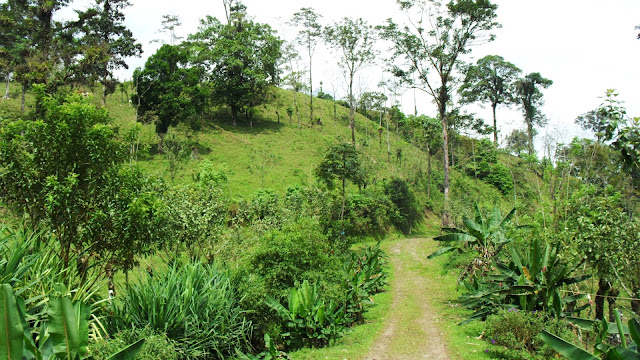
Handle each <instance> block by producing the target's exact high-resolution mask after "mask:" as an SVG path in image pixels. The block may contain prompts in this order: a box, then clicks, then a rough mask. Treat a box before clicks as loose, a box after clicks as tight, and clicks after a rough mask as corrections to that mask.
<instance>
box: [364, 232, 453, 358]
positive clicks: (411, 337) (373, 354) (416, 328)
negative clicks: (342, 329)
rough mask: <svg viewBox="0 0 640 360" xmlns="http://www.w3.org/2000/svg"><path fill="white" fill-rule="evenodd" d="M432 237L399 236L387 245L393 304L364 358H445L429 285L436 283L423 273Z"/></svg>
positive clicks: (445, 347)
mask: <svg viewBox="0 0 640 360" xmlns="http://www.w3.org/2000/svg"><path fill="white" fill-rule="evenodd" d="M431 242H433V240H431V239H419V238H414V239H403V240H398V241H396V242H393V243H391V244H390V246H388V247H387V252H388V254H389V261H390V263H391V266H392V267H393V269H394V279H393V281H392V283H391V291H392V292H393V304H392V305H391V311H390V314H389V317H388V318H387V319H385V322H386V324H385V328H384V330H383V331H382V333H381V334H380V335H379V337H378V339H377V340H376V341H374V345H373V347H372V348H371V350H370V351H369V354H368V355H367V356H366V357H365V360H417V359H430V360H449V359H450V357H449V355H448V352H447V345H446V342H445V338H444V334H442V333H441V332H440V330H439V329H438V328H437V325H436V324H437V322H438V315H437V314H436V313H435V312H434V310H433V308H432V306H431V302H432V301H434V300H433V296H432V294H430V289H432V288H433V286H437V284H435V283H433V282H432V281H430V279H429V278H428V277H427V276H425V271H424V269H425V268H426V267H427V266H433V263H431V264H429V263H428V260H427V255H429V253H428V252H429V249H431V248H432V246H430V245H431V244H430V243H431Z"/></svg>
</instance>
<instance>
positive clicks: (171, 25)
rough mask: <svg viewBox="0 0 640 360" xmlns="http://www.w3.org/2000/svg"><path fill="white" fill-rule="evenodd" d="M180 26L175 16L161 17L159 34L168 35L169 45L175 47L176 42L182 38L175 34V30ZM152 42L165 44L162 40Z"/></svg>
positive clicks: (178, 19) (165, 15) (180, 23)
mask: <svg viewBox="0 0 640 360" xmlns="http://www.w3.org/2000/svg"><path fill="white" fill-rule="evenodd" d="M180 26H182V22H181V21H180V17H179V16H178V15H175V14H164V15H162V23H161V25H160V30H158V32H159V33H166V34H168V35H169V45H175V44H176V42H177V41H179V40H182V36H179V35H178V34H176V29H177V28H178V27H180ZM153 42H159V43H162V44H165V43H166V41H164V40H163V39H154V40H153Z"/></svg>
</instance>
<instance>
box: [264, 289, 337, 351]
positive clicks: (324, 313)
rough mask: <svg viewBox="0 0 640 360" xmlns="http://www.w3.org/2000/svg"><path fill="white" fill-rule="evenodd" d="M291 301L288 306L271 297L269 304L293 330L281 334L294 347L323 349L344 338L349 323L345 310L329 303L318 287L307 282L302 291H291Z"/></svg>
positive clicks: (268, 299) (268, 298)
mask: <svg viewBox="0 0 640 360" xmlns="http://www.w3.org/2000/svg"><path fill="white" fill-rule="evenodd" d="M287 300H288V307H285V306H283V305H282V304H280V302H279V301H278V300H276V299H274V298H272V297H267V299H266V301H265V303H266V304H267V305H268V306H269V307H271V308H272V309H274V310H275V311H276V312H277V313H278V315H280V317H281V318H282V319H283V320H285V322H286V323H285V326H286V327H287V329H288V330H289V331H288V332H285V333H283V334H281V335H282V336H283V337H284V338H285V339H287V340H286V341H287V344H288V345H289V346H290V347H293V348H298V347H302V346H304V345H310V346H312V347H321V346H324V345H327V344H328V343H329V342H330V341H332V340H334V339H337V338H339V337H340V336H342V333H343V331H344V328H345V322H346V318H345V312H344V309H342V308H340V307H339V306H337V305H335V304H334V303H333V301H331V302H329V304H325V302H324V300H322V299H321V298H320V295H319V293H318V287H317V284H314V285H313V286H311V285H310V284H309V281H307V280H305V281H304V282H303V283H302V285H301V286H300V288H299V289H295V288H294V289H291V291H290V292H289V297H288V299H287Z"/></svg>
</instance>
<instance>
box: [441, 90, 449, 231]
mask: <svg viewBox="0 0 640 360" xmlns="http://www.w3.org/2000/svg"><path fill="white" fill-rule="evenodd" d="M443 91H444V97H445V98H446V89H444V87H443V89H442V90H441V95H440V96H441V97H442V96H443ZM438 110H439V113H440V121H442V151H443V158H444V161H443V162H444V207H443V209H442V225H443V226H445V227H446V226H449V224H450V219H449V131H448V129H449V123H448V119H447V103H446V101H442V100H441V101H440V104H439V106H438Z"/></svg>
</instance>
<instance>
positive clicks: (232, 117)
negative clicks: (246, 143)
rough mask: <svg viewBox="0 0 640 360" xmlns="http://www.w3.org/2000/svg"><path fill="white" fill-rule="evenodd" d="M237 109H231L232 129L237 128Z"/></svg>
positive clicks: (233, 107)
mask: <svg viewBox="0 0 640 360" xmlns="http://www.w3.org/2000/svg"><path fill="white" fill-rule="evenodd" d="M238 110H239V109H238V108H237V107H235V106H232V107H231V119H232V121H233V127H236V126H238Z"/></svg>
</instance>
